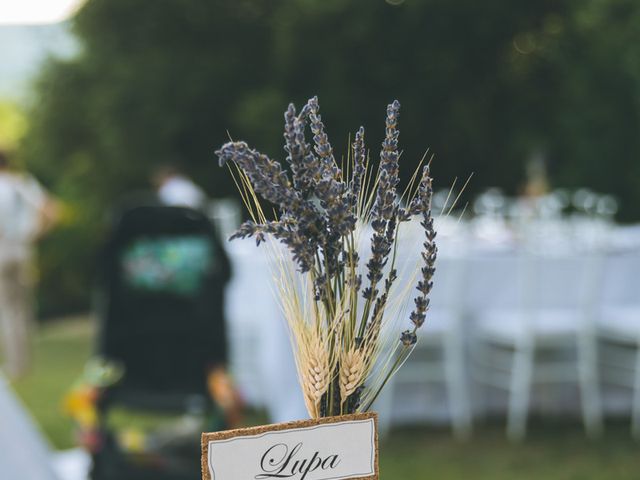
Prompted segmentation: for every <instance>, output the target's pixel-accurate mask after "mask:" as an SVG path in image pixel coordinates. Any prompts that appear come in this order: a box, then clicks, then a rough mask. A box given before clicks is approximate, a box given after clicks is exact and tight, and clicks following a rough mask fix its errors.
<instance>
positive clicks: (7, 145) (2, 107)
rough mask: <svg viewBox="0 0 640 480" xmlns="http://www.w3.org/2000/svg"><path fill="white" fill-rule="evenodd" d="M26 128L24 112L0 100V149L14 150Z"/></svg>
mask: <svg viewBox="0 0 640 480" xmlns="http://www.w3.org/2000/svg"><path fill="white" fill-rule="evenodd" d="M26 129H27V119H26V117H25V115H24V112H22V110H21V109H20V108H19V107H18V106H17V105H14V104H13V103H11V102H8V101H2V100H0V150H14V149H16V148H17V147H18V145H19V143H20V140H21V139H22V137H23V136H24V133H25V131H26Z"/></svg>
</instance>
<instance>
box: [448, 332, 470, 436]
mask: <svg viewBox="0 0 640 480" xmlns="http://www.w3.org/2000/svg"><path fill="white" fill-rule="evenodd" d="M458 341H459V339H456V340H454V342H458ZM444 368H445V378H446V384H447V397H448V400H449V405H451V424H452V427H453V434H454V436H455V437H456V438H458V439H460V440H466V439H468V438H469V436H470V435H471V428H472V419H471V408H470V405H469V389H468V385H467V378H466V375H465V371H464V347H463V345H461V344H458V343H456V344H448V345H445V351H444Z"/></svg>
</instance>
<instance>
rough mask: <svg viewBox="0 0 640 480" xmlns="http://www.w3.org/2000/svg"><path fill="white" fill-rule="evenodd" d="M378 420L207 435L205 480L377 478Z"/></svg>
mask: <svg viewBox="0 0 640 480" xmlns="http://www.w3.org/2000/svg"><path fill="white" fill-rule="evenodd" d="M377 424H378V416H377V414H375V413H363V414H358V415H344V416H340V417H325V418H320V419H316V420H305V421H300V422H288V423H280V424H275V425H264V426H260V427H251V428H242V429H238V430H228V431H223V432H215V433H203V434H202V478H203V480H270V479H288V480H378V432H377Z"/></svg>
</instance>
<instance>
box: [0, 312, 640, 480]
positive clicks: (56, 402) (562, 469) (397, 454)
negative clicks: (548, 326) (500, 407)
mask: <svg viewBox="0 0 640 480" xmlns="http://www.w3.org/2000/svg"><path fill="white" fill-rule="evenodd" d="M91 338H92V328H91V326H90V324H89V322H87V321H86V319H76V320H73V319H71V320H66V321H63V322H55V323H52V324H47V325H45V326H44V327H42V328H41V329H40V332H39V334H38V336H37V339H36V344H35V348H36V358H35V366H34V370H33V372H32V374H31V375H30V376H29V377H28V378H25V379H24V380H21V381H19V382H18V383H17V384H16V385H15V387H16V389H17V391H18V393H19V395H20V396H21V397H22V399H23V400H24V402H25V403H26V404H27V406H28V408H29V409H30V410H31V412H32V413H33V415H34V416H35V418H36V420H37V421H38V422H39V423H40V425H41V426H42V428H43V430H44V431H45V433H46V434H47V435H48V436H49V438H50V440H51V442H52V443H53V445H55V446H56V447H57V448H68V447H71V446H73V440H72V435H71V423H70V422H69V421H68V420H67V419H65V418H64V416H63V415H62V414H61V410H60V402H61V398H62V396H63V395H64V393H65V392H66V391H67V389H68V388H69V386H70V385H71V384H72V383H73V381H74V380H75V379H76V378H77V377H78V375H79V374H80V373H81V371H82V368H83V366H84V362H85V361H86V359H87V358H88V356H89V353H90V349H91ZM256 418H260V416H259V415H258V416H257V417H256ZM0 422H1V420H0ZM380 452H381V462H380V463H381V465H380V467H381V472H380V476H381V478H382V479H384V480H396V479H397V480H412V479H415V480H423V479H424V480H431V479H435V480H440V479H443V480H448V479H451V480H453V479H456V480H457V479H462V480H466V479H472V480H484V479H486V480H507V479H508V480H514V479H517V480H519V479H522V480H529V479H530V480H534V479H535V480H583V479H585V480H588V479H594V480H607V479H612V480H627V479H628V480H632V479H633V480H637V479H640V444H638V443H635V442H633V441H631V439H630V437H629V433H628V426H627V424H610V425H607V431H606V434H605V436H604V437H603V438H602V439H600V440H598V441H595V442H591V441H588V440H586V439H585V437H584V434H583V431H582V428H581V427H580V425H578V424H576V423H564V422H562V423H550V422H544V423H540V422H533V425H532V428H531V434H530V435H529V437H528V439H527V441H526V442H525V443H523V444H521V445H512V444H510V443H508V442H507V441H506V440H505V438H504V433H503V426H502V425H501V424H490V425H481V426H479V427H478V428H477V429H476V432H475V435H474V437H473V438H472V439H471V440H470V441H468V442H466V443H459V442H456V441H455V440H453V439H452V438H451V435H450V434H449V432H448V431H445V430H439V429H432V428H415V429H410V430H397V431H394V432H392V434H391V435H390V436H389V437H388V438H386V439H385V440H384V441H383V442H382V444H381V446H380Z"/></svg>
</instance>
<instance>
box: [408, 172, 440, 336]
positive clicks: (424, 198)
mask: <svg viewBox="0 0 640 480" xmlns="http://www.w3.org/2000/svg"><path fill="white" fill-rule="evenodd" d="M432 196H433V187H432V180H431V177H430V176H429V166H428V165H426V166H425V167H424V168H423V170H422V180H421V181H420V187H419V188H418V194H417V196H416V198H415V199H414V201H413V202H412V203H411V206H410V208H409V210H410V212H411V213H421V214H422V221H421V222H420V225H422V227H423V228H424V234H425V237H426V239H425V241H424V243H423V244H422V245H423V247H424V251H423V252H422V260H423V262H424V265H423V267H422V269H421V274H422V276H421V278H420V280H419V281H418V285H417V286H416V289H417V290H418V292H419V294H418V296H417V297H416V298H414V300H413V302H414V304H415V308H414V310H413V311H412V312H411V315H410V317H409V318H410V320H411V323H413V331H411V330H407V331H405V332H403V333H402V335H401V337H400V341H401V342H402V343H403V344H404V345H406V346H409V345H413V344H414V343H415V342H416V340H417V337H416V331H417V330H418V329H419V328H420V327H422V325H423V324H424V321H425V318H426V315H427V310H428V309H429V294H430V293H431V289H432V288H433V275H434V274H435V271H436V268H435V263H436V256H437V254H438V247H437V246H436V242H435V238H436V231H435V229H434V227H433V216H432V215H431V198H432Z"/></svg>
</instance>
